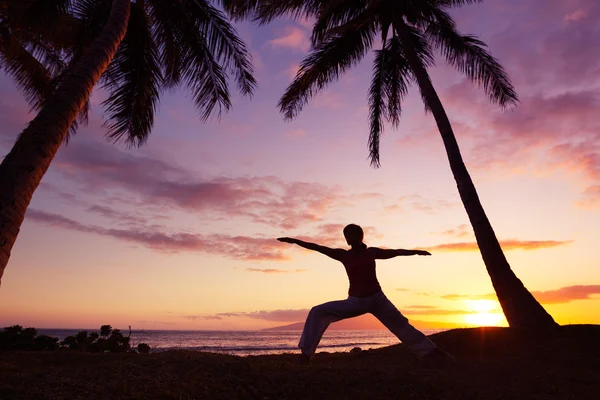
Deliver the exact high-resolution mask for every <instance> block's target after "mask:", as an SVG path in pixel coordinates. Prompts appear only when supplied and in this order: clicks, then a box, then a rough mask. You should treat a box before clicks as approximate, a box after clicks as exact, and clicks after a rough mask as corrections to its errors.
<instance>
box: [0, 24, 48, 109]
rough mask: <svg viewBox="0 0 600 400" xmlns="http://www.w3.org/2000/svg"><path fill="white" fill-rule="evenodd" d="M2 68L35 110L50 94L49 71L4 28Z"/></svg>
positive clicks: (0, 30)
mask: <svg viewBox="0 0 600 400" xmlns="http://www.w3.org/2000/svg"><path fill="white" fill-rule="evenodd" d="M0 67H2V68H4V69H5V71H6V73H7V74H9V75H10V76H12V78H13V79H14V81H15V82H16V84H17V86H18V87H19V89H20V91H21V92H22V93H23V95H24V96H25V99H26V100H27V102H28V103H29V104H30V105H31V106H32V107H33V108H38V107H39V106H40V105H41V104H42V103H43V102H44V100H45V99H46V97H47V96H48V95H49V94H50V92H51V89H52V87H51V84H50V83H51V79H52V77H51V76H50V73H49V72H48V70H47V69H46V68H45V67H44V65H43V64H42V63H41V62H40V61H39V60H38V59H37V58H35V57H34V56H33V55H32V54H31V53H30V52H29V51H27V49H26V48H25V47H24V46H23V44H22V43H21V42H20V41H19V40H17V39H16V38H15V37H14V35H12V34H11V32H9V31H8V29H6V27H4V26H0Z"/></svg>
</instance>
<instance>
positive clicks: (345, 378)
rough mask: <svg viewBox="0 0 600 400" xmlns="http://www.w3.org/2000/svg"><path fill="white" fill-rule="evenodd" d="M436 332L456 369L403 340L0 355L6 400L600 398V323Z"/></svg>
mask: <svg viewBox="0 0 600 400" xmlns="http://www.w3.org/2000/svg"><path fill="white" fill-rule="evenodd" d="M432 339H433V340H434V341H435V342H436V343H438V345H439V346H440V347H441V348H443V349H445V350H447V351H449V352H451V353H452V354H454V355H455V356H456V359H457V360H456V365H455V366H454V367H451V368H447V369H442V370H437V369H431V368H426V367H424V366H421V365H419V364H418V363H417V362H416V361H415V360H414V358H413V357H412V356H411V355H410V354H409V353H407V351H406V349H404V347H403V346H402V345H398V346H392V347H387V348H383V349H378V350H369V351H363V352H361V353H353V354H349V353H334V354H318V355H317V356H316V358H315V360H314V362H313V364H312V365H310V366H303V365H298V364H296V363H295V357H294V356H292V355H276V356H255V357H234V356H226V355H216V354H206V353H198V352H191V351H170V352H164V353H157V354H150V355H137V354H84V353H78V352H69V351H62V352H55V353H34V352H31V353H24V352H20V353H0V399H2V400H8V399H261V400H267V399H271V400H275V399H277V400H279V399H332V400H337V399H340V400H343V399H452V400H454V399H456V400H458V399H460V400H468V399H502V400H510V399H527V400H529V399H573V400H580V399H594V400H598V399H600V325H571V326H565V327H561V328H560V329H559V330H558V331H557V333H556V334H555V335H551V336H548V337H539V336H538V337H532V336H530V337H525V338H524V337H518V336H516V335H515V334H514V333H512V332H511V331H510V330H508V329H506V328H487V329H484V328H477V329H459V330H452V331H447V332H442V333H439V334H436V335H433V336H432Z"/></svg>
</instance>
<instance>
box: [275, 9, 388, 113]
mask: <svg viewBox="0 0 600 400" xmlns="http://www.w3.org/2000/svg"><path fill="white" fill-rule="evenodd" d="M375 29H376V21H375V20H372V21H371V23H370V24H363V25H362V26H360V27H358V29H356V30H347V31H344V32H343V33H340V34H339V35H336V36H331V37H328V38H327V40H326V41H324V42H323V43H321V44H319V45H318V46H317V47H316V48H314V49H313V50H312V52H311V53H310V54H309V55H308V56H307V57H306V58H305V59H304V61H302V63H301V64H300V69H299V71H298V73H297V75H296V77H295V78H294V81H293V82H292V83H291V84H290V85H289V86H288V88H287V90H286V92H285V94H284V95H283V97H282V98H281V100H280V101H279V107H280V109H281V111H282V112H283V114H284V115H285V118H286V119H292V118H294V117H295V116H296V115H297V114H298V113H299V112H300V111H301V110H302V108H303V107H304V105H306V104H307V102H308V100H309V99H310V98H311V97H312V96H314V95H315V94H316V93H317V92H318V91H320V90H321V89H323V88H324V87H325V86H326V85H327V84H329V83H330V82H332V81H334V80H336V79H337V78H338V77H339V76H340V75H341V74H342V73H344V72H345V71H346V70H348V69H349V68H351V67H352V66H354V65H356V64H357V63H359V62H360V61H361V60H362V58H363V57H364V56H365V54H366V53H367V51H368V50H369V48H370V47H371V46H372V44H373V36H374V35H375V32H376V30H375Z"/></svg>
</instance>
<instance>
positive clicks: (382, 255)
mask: <svg viewBox="0 0 600 400" xmlns="http://www.w3.org/2000/svg"><path fill="white" fill-rule="evenodd" d="M369 251H370V252H371V254H372V255H373V258H375V259H378V260H387V259H389V258H394V257H398V256H430V255H431V253H430V252H428V251H425V250H404V249H380V248H378V247H369Z"/></svg>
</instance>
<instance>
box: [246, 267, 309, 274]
mask: <svg viewBox="0 0 600 400" xmlns="http://www.w3.org/2000/svg"><path fill="white" fill-rule="evenodd" d="M245 271H247V272H258V273H261V274H267V275H269V274H289V273H292V272H306V271H308V270H307V269H294V270H289V269H276V268H246V269H245Z"/></svg>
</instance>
